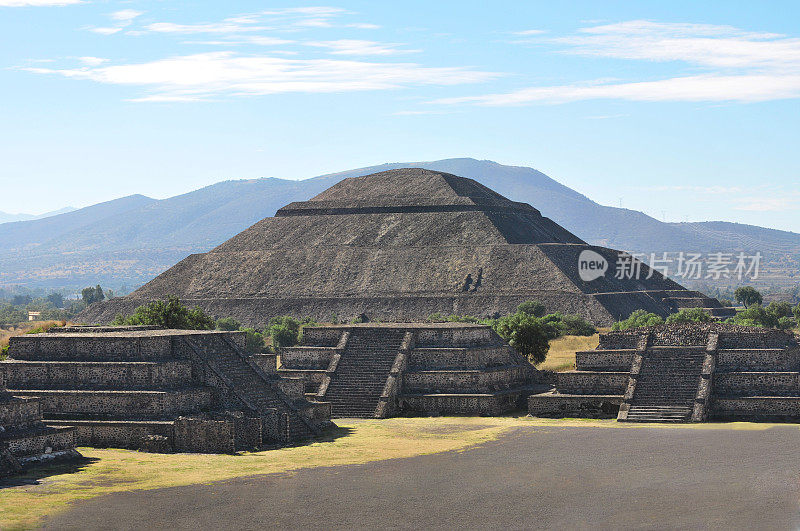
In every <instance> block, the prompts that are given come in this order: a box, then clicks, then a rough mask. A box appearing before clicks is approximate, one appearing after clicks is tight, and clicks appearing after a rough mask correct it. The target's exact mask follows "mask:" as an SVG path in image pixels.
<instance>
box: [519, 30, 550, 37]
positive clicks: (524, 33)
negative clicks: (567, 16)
mask: <svg viewBox="0 0 800 531" xmlns="http://www.w3.org/2000/svg"><path fill="white" fill-rule="evenodd" d="M544 33H547V32H546V31H545V30H540V29H529V30H523V31H512V32H511V34H512V35H519V36H520V37H529V36H531V35H542V34H544Z"/></svg>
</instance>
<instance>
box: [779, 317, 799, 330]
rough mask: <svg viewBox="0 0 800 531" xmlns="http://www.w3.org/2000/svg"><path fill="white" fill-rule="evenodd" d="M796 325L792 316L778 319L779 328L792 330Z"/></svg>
mask: <svg viewBox="0 0 800 531" xmlns="http://www.w3.org/2000/svg"><path fill="white" fill-rule="evenodd" d="M795 325H796V323H795V321H794V319H792V318H791V317H781V318H780V319H778V328H780V329H781V330H791V329H792V328H794V327H795Z"/></svg>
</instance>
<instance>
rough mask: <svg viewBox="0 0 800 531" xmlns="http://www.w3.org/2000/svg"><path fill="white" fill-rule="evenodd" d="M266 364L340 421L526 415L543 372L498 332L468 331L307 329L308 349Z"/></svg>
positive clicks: (457, 326) (466, 327) (433, 327)
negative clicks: (527, 401)
mask: <svg viewBox="0 0 800 531" xmlns="http://www.w3.org/2000/svg"><path fill="white" fill-rule="evenodd" d="M278 356H279V357H280V366H279V367H276V365H275V357H274V356H272V357H269V356H265V357H264V358H267V359H265V360H264V364H265V365H270V366H271V367H270V370H272V371H276V372H277V373H278V374H280V375H285V376H288V377H295V378H301V379H302V380H303V382H304V383H305V391H306V396H307V397H308V398H309V399H311V400H315V401H318V402H327V403H329V404H330V406H331V414H332V416H333V417H364V418H366V417H372V418H385V417H389V416H393V415H431V414H448V415H500V414H502V413H505V412H506V411H509V410H513V409H519V408H520V407H524V399H525V397H526V396H527V395H529V394H530V393H531V392H532V386H533V383H534V382H536V381H537V380H538V377H537V374H538V371H536V369H535V368H533V366H532V365H530V364H529V363H528V362H527V360H525V359H524V358H523V357H522V356H520V355H519V354H517V352H516V351H515V350H514V349H513V348H511V347H510V346H508V344H506V343H505V342H504V341H503V340H502V339H501V338H500V337H499V336H498V335H497V334H496V333H495V332H494V331H493V330H492V329H491V328H490V327H488V326H484V325H476V324H464V323H439V324H351V325H334V326H323V327H306V328H305V329H304V331H303V345H301V346H297V347H289V348H282V349H280V351H279V353H278Z"/></svg>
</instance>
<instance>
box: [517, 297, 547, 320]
mask: <svg viewBox="0 0 800 531" xmlns="http://www.w3.org/2000/svg"><path fill="white" fill-rule="evenodd" d="M546 311H547V310H546V309H545V307H544V304H542V303H541V302H539V301H537V300H533V301H525V302H523V303H522V304H520V305H519V306H517V312H522V313H527V314H528V315H533V316H534V317H542V316H544V314H545V312H546Z"/></svg>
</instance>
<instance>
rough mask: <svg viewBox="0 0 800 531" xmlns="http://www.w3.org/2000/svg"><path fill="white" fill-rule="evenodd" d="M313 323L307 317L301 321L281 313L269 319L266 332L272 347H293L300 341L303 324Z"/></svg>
mask: <svg viewBox="0 0 800 531" xmlns="http://www.w3.org/2000/svg"><path fill="white" fill-rule="evenodd" d="M314 324H316V323H315V322H314V321H313V320H312V319H311V318H309V317H306V318H304V319H303V320H302V321H301V320H299V319H296V318H294V317H292V316H291V315H281V316H278V317H273V318H272V319H270V321H269V326H268V327H267V330H266V334H267V335H268V336H270V337H271V338H272V346H273V347H277V348H281V347H293V346H295V345H297V344H298V343H299V342H300V338H301V337H302V329H303V326H307V325H314Z"/></svg>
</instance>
